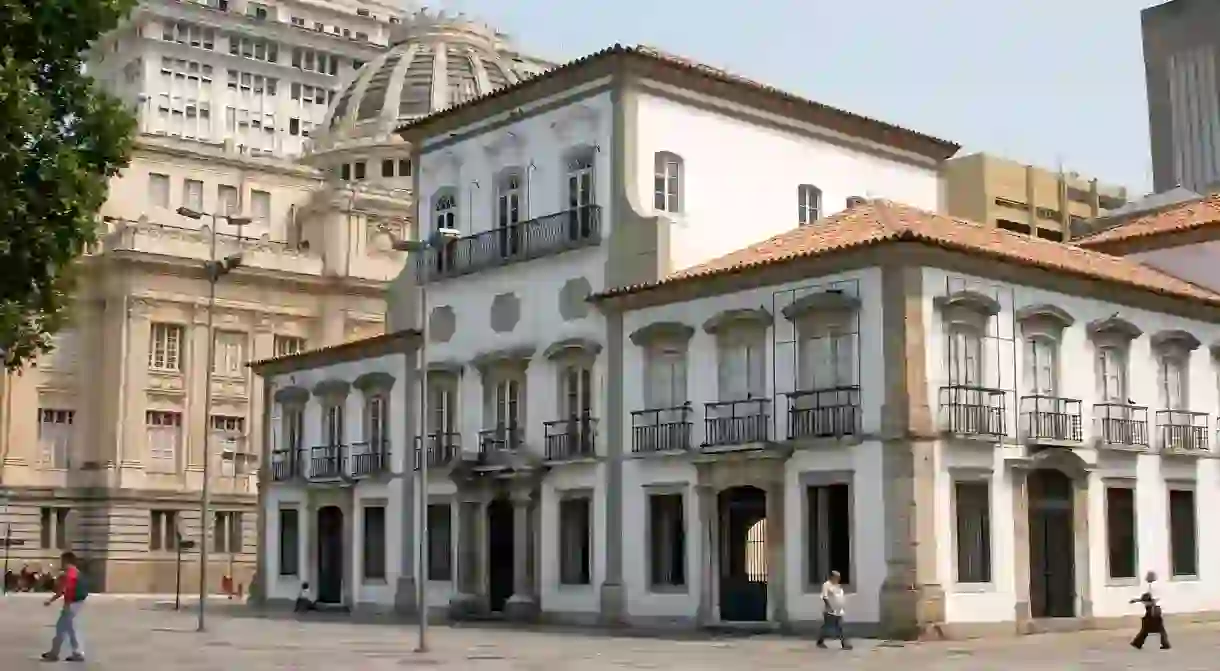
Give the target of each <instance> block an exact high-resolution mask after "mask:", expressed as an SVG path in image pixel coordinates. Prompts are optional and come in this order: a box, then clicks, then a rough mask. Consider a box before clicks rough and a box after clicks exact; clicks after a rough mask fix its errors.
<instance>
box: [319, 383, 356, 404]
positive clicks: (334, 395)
mask: <svg viewBox="0 0 1220 671" xmlns="http://www.w3.org/2000/svg"><path fill="white" fill-rule="evenodd" d="M351 388H352V386H351V385H350V384H348V383H347V382H346V381H345V380H322V381H321V382H319V383H317V384H315V385H314V386H313V395H314V396H318V397H321V398H325V399H327V400H341V399H343V398H344V397H346V396H347V394H348V392H350V391H351Z"/></svg>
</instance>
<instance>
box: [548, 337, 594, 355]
mask: <svg viewBox="0 0 1220 671" xmlns="http://www.w3.org/2000/svg"><path fill="white" fill-rule="evenodd" d="M601 351H602V344H601V343H599V342H597V341H594V340H589V339H588V338H565V339H563V340H559V341H556V342H553V343H551V345H550V346H549V347H547V348H546V349H545V350H544V351H543V352H542V356H543V357H545V358H547V359H559V358H564V357H584V358H589V359H592V358H594V357H596V356H597V355H598V354H600V353H601Z"/></svg>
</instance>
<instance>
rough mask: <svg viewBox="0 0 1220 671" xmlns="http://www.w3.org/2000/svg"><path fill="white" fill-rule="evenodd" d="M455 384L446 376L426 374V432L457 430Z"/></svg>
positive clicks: (451, 431)
mask: <svg viewBox="0 0 1220 671" xmlns="http://www.w3.org/2000/svg"><path fill="white" fill-rule="evenodd" d="M456 403H457V385H456V381H455V380H453V379H451V378H449V377H448V376H443V375H438V374H437V373H431V374H429V375H428V433H429V434H438V433H456V432H457V406H456Z"/></svg>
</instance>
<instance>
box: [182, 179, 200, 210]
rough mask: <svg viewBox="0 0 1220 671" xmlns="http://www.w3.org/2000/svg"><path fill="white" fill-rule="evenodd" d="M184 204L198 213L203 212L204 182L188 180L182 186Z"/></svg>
mask: <svg viewBox="0 0 1220 671" xmlns="http://www.w3.org/2000/svg"><path fill="white" fill-rule="evenodd" d="M182 204H183V205H184V206H185V207H186V208H187V209H190V210H194V211H196V212H202V211H203V182H201V181H199V180H197V179H188V180H186V181H185V182H183V184H182Z"/></svg>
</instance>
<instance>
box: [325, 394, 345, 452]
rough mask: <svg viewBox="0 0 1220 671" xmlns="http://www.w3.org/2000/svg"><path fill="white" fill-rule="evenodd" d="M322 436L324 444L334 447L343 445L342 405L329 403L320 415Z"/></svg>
mask: <svg viewBox="0 0 1220 671" xmlns="http://www.w3.org/2000/svg"><path fill="white" fill-rule="evenodd" d="M322 436H323V437H324V438H325V439H326V444H327V445H329V446H331V447H334V446H338V445H342V444H343V404H342V402H339V403H331V404H330V405H327V406H326V407H325V410H324V411H323V415H322Z"/></svg>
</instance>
